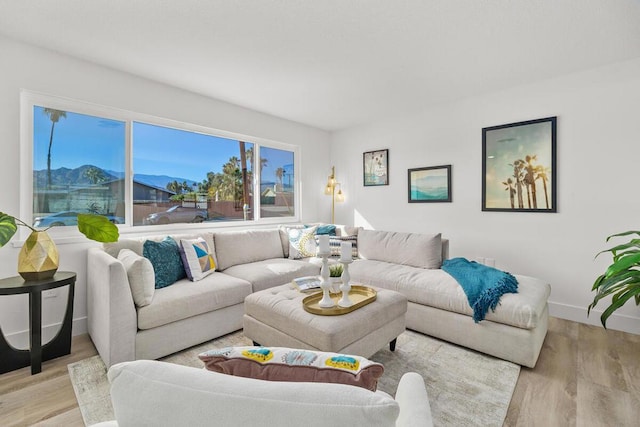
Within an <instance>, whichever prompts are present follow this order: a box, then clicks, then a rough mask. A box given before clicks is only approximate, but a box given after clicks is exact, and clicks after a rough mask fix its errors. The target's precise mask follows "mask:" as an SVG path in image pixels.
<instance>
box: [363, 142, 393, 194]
mask: <svg viewBox="0 0 640 427" xmlns="http://www.w3.org/2000/svg"><path fill="white" fill-rule="evenodd" d="M362 162H363V165H362V171H363V176H364V186H365V187H368V186H374V185H389V150H378V151H367V152H365V153H364V154H363V156H362Z"/></svg>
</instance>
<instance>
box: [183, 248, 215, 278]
mask: <svg viewBox="0 0 640 427" xmlns="http://www.w3.org/2000/svg"><path fill="white" fill-rule="evenodd" d="M212 252H213V251H212V250H211V248H209V245H207V242H205V240H204V239H203V238H202V237H198V238H197V239H182V240H180V256H181V257H182V264H183V265H184V270H185V271H186V273H187V277H189V280H191V281H192V282H196V281H198V280H200V279H202V278H204V277H207V276H208V275H209V274H211V273H213V272H214V271H215V270H216V263H215V261H214V259H213V255H212Z"/></svg>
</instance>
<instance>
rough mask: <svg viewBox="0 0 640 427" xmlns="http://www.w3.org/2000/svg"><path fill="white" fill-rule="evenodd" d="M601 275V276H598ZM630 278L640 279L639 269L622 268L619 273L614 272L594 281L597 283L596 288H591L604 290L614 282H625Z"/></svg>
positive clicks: (614, 283)
mask: <svg viewBox="0 0 640 427" xmlns="http://www.w3.org/2000/svg"><path fill="white" fill-rule="evenodd" d="M600 277H603V276H600ZM630 279H635V280H637V281H640V271H638V270H624V271H621V272H619V273H616V274H614V275H613V276H610V277H604V278H603V279H602V280H599V281H596V283H597V284H598V286H597V288H596V287H595V286H596V284H594V288H593V289H592V290H596V289H597V291H598V292H604V291H606V290H607V289H609V288H610V287H611V286H613V285H616V284H625V283H627V282H629V281H630Z"/></svg>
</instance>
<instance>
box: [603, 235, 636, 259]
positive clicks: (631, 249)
mask: <svg viewBox="0 0 640 427" xmlns="http://www.w3.org/2000/svg"><path fill="white" fill-rule="evenodd" d="M638 248H640V239H633V240H631V241H630V242H628V243H623V244H621V245H617V246H614V247H613V248H611V249H605V250H604V251H600V252H598V253H597V254H596V257H597V256H598V255H600V254H603V253H605V252H611V253H612V254H613V256H614V258H615V257H616V256H621V255H624V254H619V255H618V254H617V252H620V251H625V250H628V252H625V253H629V252H640V249H638Z"/></svg>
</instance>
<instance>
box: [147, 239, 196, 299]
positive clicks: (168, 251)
mask: <svg viewBox="0 0 640 427" xmlns="http://www.w3.org/2000/svg"><path fill="white" fill-rule="evenodd" d="M142 255H144V257H145V258H147V259H148V260H149V261H151V265H152V266H153V271H154V272H155V275H156V283H155V288H156V289H160V288H164V287H166V286H169V285H171V284H173V283H175V282H177V281H178V280H180V279H184V278H185V277H187V275H186V273H185V271H184V266H183V265H182V258H180V249H179V248H178V244H177V243H176V241H175V240H173V239H172V238H171V237H169V236H167V237H165V238H164V240H163V241H161V242H155V241H153V240H147V241H146V242H144V245H143V248H142Z"/></svg>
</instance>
